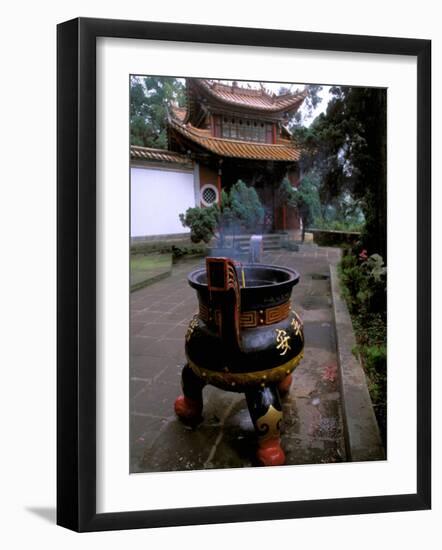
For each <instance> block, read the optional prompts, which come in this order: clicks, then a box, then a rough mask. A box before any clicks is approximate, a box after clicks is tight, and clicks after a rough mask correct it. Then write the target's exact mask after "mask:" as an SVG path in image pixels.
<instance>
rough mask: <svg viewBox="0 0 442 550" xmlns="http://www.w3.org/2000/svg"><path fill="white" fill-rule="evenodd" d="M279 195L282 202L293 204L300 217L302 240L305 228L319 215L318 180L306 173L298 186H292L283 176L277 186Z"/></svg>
mask: <svg viewBox="0 0 442 550" xmlns="http://www.w3.org/2000/svg"><path fill="white" fill-rule="evenodd" d="M279 196H280V200H281V202H282V204H288V205H289V206H294V207H295V208H296V209H297V210H298V213H299V216H300V218H301V219H302V240H304V235H305V230H306V228H307V227H308V226H310V225H311V224H312V223H313V222H314V221H315V220H316V219H318V218H320V217H321V204H320V201H319V193H318V181H317V180H315V179H314V178H313V177H312V174H310V175H307V176H306V177H304V178H303V179H302V180H301V183H300V185H299V187H297V188H296V187H292V186H291V184H290V182H289V180H288V179H287V178H285V179H284V180H283V181H282V183H281V186H280V188H279Z"/></svg>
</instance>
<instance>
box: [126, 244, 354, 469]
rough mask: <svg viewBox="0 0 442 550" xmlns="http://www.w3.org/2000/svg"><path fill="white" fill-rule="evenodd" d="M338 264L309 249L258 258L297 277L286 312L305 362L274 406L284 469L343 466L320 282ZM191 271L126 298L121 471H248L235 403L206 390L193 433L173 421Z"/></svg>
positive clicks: (189, 311) (250, 445) (240, 400)
mask: <svg viewBox="0 0 442 550" xmlns="http://www.w3.org/2000/svg"><path fill="white" fill-rule="evenodd" d="M338 260H339V250H338V249H333V248H319V247H317V246H315V245H304V246H301V248H300V251H299V252H290V251H287V250H278V251H276V252H272V253H266V254H265V255H264V258H263V262H264V263H272V264H279V265H285V266H288V267H293V268H295V269H296V270H297V271H298V272H299V273H300V274H301V280H300V283H299V284H298V285H297V286H295V287H294V290H293V294H292V305H293V307H294V309H296V311H297V312H298V313H299V314H300V316H301V318H302V319H303V321H304V331H305V354H304V359H303V360H302V361H301V363H300V365H299V366H298V367H297V369H296V370H295V372H294V381H293V384H292V388H291V391H290V393H289V394H288V396H287V397H285V398H284V399H283V411H284V425H283V433H282V445H283V448H284V450H285V453H286V459H287V464H311V463H326V462H338V461H343V460H346V456H345V445H344V439H343V427H342V414H341V396H340V393H339V380H338V374H337V357H336V345H335V334H334V325H333V312H332V307H331V294H330V281H329V264H330V263H337V262H338ZM199 265H203V260H202V259H200V260H198V261H193V262H190V261H182V262H180V263H178V264H177V265H175V266H174V268H173V271H172V275H171V276H170V277H168V278H167V279H164V280H162V281H159V282H157V283H154V284H152V285H150V286H148V287H146V288H144V289H141V290H138V291H136V292H133V293H132V294H131V361H130V407H131V411H130V412H131V425H130V439H131V441H130V445H131V447H130V453H131V455H130V458H131V460H130V463H131V472H151V471H155V472H158V471H171V470H197V469H204V468H235V467H249V466H254V465H255V461H254V453H255V449H256V439H255V434H254V429H253V425H252V422H251V420H250V417H249V413H248V409H247V405H246V402H245V398H244V396H243V395H242V394H236V393H230V392H224V391H222V390H219V389H217V388H214V387H206V388H205V389H204V411H203V416H204V419H203V422H202V423H201V424H200V425H199V426H198V427H197V428H196V429H195V428H193V429H192V428H189V427H187V426H185V425H184V424H182V423H181V422H180V421H179V420H178V419H177V418H176V417H175V414H174V409H173V404H174V401H175V398H176V397H177V396H178V395H179V394H180V393H181V387H180V374H181V368H182V365H183V364H184V361H185V357H184V334H185V332H186V328H187V324H188V322H189V319H190V318H191V317H192V315H193V314H194V313H195V311H196V308H197V300H196V295H195V292H194V290H192V289H191V288H190V287H189V285H188V284H187V278H186V277H187V273H188V272H189V271H191V270H192V269H194V268H195V267H197V266H199Z"/></svg>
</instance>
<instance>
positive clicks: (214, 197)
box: [201, 183, 218, 206]
mask: <svg viewBox="0 0 442 550" xmlns="http://www.w3.org/2000/svg"><path fill="white" fill-rule="evenodd" d="M217 201H218V189H217V188H216V187H215V186H214V185H211V184H210V183H208V184H206V185H204V186H203V187H202V189H201V202H202V203H203V204H204V206H212V204H215V203H216V202H217Z"/></svg>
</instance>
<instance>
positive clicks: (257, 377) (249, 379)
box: [187, 351, 304, 390]
mask: <svg viewBox="0 0 442 550" xmlns="http://www.w3.org/2000/svg"><path fill="white" fill-rule="evenodd" d="M303 357H304V351H301V352H300V353H298V355H296V356H295V357H292V359H290V360H289V361H287V362H286V363H284V364H282V365H279V366H278V367H273V368H272V369H266V370H260V371H255V372H220V371H214V370H209V369H204V368H202V367H199V366H198V365H196V364H195V363H194V362H193V361H191V360H190V359H189V358H187V361H188V363H189V367H190V368H191V369H192V370H193V372H194V373H195V374H196V375H197V376H199V377H200V378H201V379H202V380H204V381H205V382H207V383H208V384H213V385H214V386H218V387H223V388H229V389H230V390H232V389H234V388H235V387H236V386H238V387H242V386H249V385H256V384H257V383H258V384H260V385H261V386H266V385H267V384H269V383H276V382H280V381H281V380H283V379H284V378H285V377H286V376H287V375H289V374H291V372H292V371H293V370H294V369H295V368H296V367H297V365H298V363H299V362H300V361H301V359H302V358H303Z"/></svg>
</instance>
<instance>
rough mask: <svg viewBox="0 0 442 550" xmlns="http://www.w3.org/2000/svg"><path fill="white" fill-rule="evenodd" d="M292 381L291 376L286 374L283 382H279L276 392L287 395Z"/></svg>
mask: <svg viewBox="0 0 442 550" xmlns="http://www.w3.org/2000/svg"><path fill="white" fill-rule="evenodd" d="M292 381H293V376H292V375H291V374H288V375H287V376H286V377H285V378H284V380H281V382H280V383H279V384H278V390H279V393H280V394H281V395H287V394H288V393H289V391H290V387H291V385H292Z"/></svg>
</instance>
